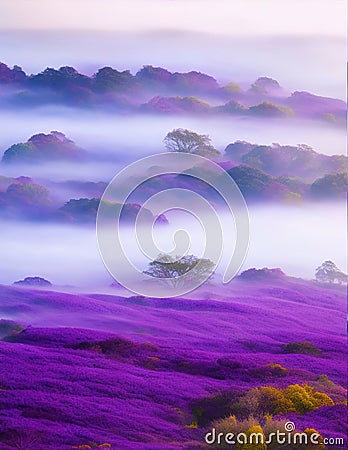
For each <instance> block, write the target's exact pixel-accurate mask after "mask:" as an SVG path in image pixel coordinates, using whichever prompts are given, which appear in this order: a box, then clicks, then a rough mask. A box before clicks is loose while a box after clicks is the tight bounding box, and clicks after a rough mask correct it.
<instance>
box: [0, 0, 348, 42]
mask: <svg viewBox="0 0 348 450" xmlns="http://www.w3.org/2000/svg"><path fill="white" fill-rule="evenodd" d="M345 11H346V2H345V1H344V0H282V1H279V0H232V1H231V0H98V1H96V0H50V1H43V0H2V1H1V16H0V26H1V28H2V29H18V28H19V29H40V28H41V29H42V28H43V29H53V28H58V29H61V28H65V29H66V28H70V29H71V28H72V29H75V30H78V29H90V30H91V29H94V30H104V31H106V30H112V31H135V30H137V31H140V30H153V29H168V28H173V29H181V30H190V31H202V32H205V33H218V34H221V33H222V34H225V33H228V34H235V35H250V34H261V35H269V34H273V35H279V34H282V35H284V34H285V35H286V34H306V35H308V34H323V35H326V36H343V37H344V36H345V29H346V14H345Z"/></svg>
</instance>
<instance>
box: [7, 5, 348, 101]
mask: <svg viewBox="0 0 348 450" xmlns="http://www.w3.org/2000/svg"><path fill="white" fill-rule="evenodd" d="M0 5H1V6H0V60H1V61H3V62H5V63H6V64H8V65H10V66H13V65H14V64H18V65H20V66H22V67H23V68H24V70H26V71H27V72H29V73H33V72H38V71H41V70H43V69H44V68H45V67H47V66H51V67H60V66H62V65H72V66H74V67H76V68H77V69H78V70H80V71H83V72H85V73H88V74H93V73H94V72H95V71H96V70H97V69H98V68H99V67H101V66H105V65H110V66H113V67H116V68H118V69H130V70H131V71H132V72H133V73H134V72H136V71H137V70H139V68H141V67H142V65H145V64H150V65H154V66H162V67H166V68H168V69H169V70H171V71H190V70H198V71H202V72H207V73H209V74H211V75H213V76H214V77H216V78H217V79H218V80H219V81H220V82H222V83H225V82H229V81H237V82H239V83H243V82H245V83H248V84H250V83H251V82H253V81H254V80H255V79H256V78H258V77H259V76H270V77H272V78H275V79H277V80H278V81H279V82H280V84H281V85H283V86H284V87H285V88H287V89H289V90H291V91H294V90H308V91H311V92H313V93H316V94H319V95H328V96H333V97H339V98H342V99H343V98H345V79H346V2H345V0H281V1H280V0H50V1H44V0H1V1H0ZM63 30H64V31H63Z"/></svg>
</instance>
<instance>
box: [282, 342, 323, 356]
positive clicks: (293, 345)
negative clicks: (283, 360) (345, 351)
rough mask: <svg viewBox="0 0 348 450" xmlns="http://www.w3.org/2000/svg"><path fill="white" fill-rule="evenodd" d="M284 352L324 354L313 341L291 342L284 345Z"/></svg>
mask: <svg viewBox="0 0 348 450" xmlns="http://www.w3.org/2000/svg"><path fill="white" fill-rule="evenodd" d="M282 353H298V354H302V355H312V356H318V357H320V356H322V353H321V351H320V350H319V349H318V348H317V347H316V346H315V345H314V344H312V343H311V342H290V343H289V344H284V345H283V346H282Z"/></svg>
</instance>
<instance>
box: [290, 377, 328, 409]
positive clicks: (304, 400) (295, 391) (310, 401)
mask: <svg viewBox="0 0 348 450" xmlns="http://www.w3.org/2000/svg"><path fill="white" fill-rule="evenodd" d="M284 393H285V396H286V398H287V399H288V400H289V401H290V402H291V403H292V404H293V406H294V409H295V411H296V412H297V413H299V414H304V413H305V412H308V411H313V410H315V409H318V408H320V407H321V406H329V405H330V406H332V405H334V402H333V401H332V399H331V398H330V397H329V396H328V395H327V394H324V393H323V392H315V391H314V388H313V387H312V386H308V385H307V384H305V385H303V386H300V385H299V384H293V385H291V386H288V387H287V388H286V389H285V391H284Z"/></svg>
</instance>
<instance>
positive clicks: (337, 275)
mask: <svg viewBox="0 0 348 450" xmlns="http://www.w3.org/2000/svg"><path fill="white" fill-rule="evenodd" d="M315 278H316V280H317V281H320V282H321V283H336V282H337V283H339V284H342V283H347V275H346V274H345V273H344V272H342V271H341V270H340V269H339V268H338V267H337V266H336V264H335V263H334V262H332V261H324V262H323V264H322V265H321V266H319V267H317V268H316V269H315Z"/></svg>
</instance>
